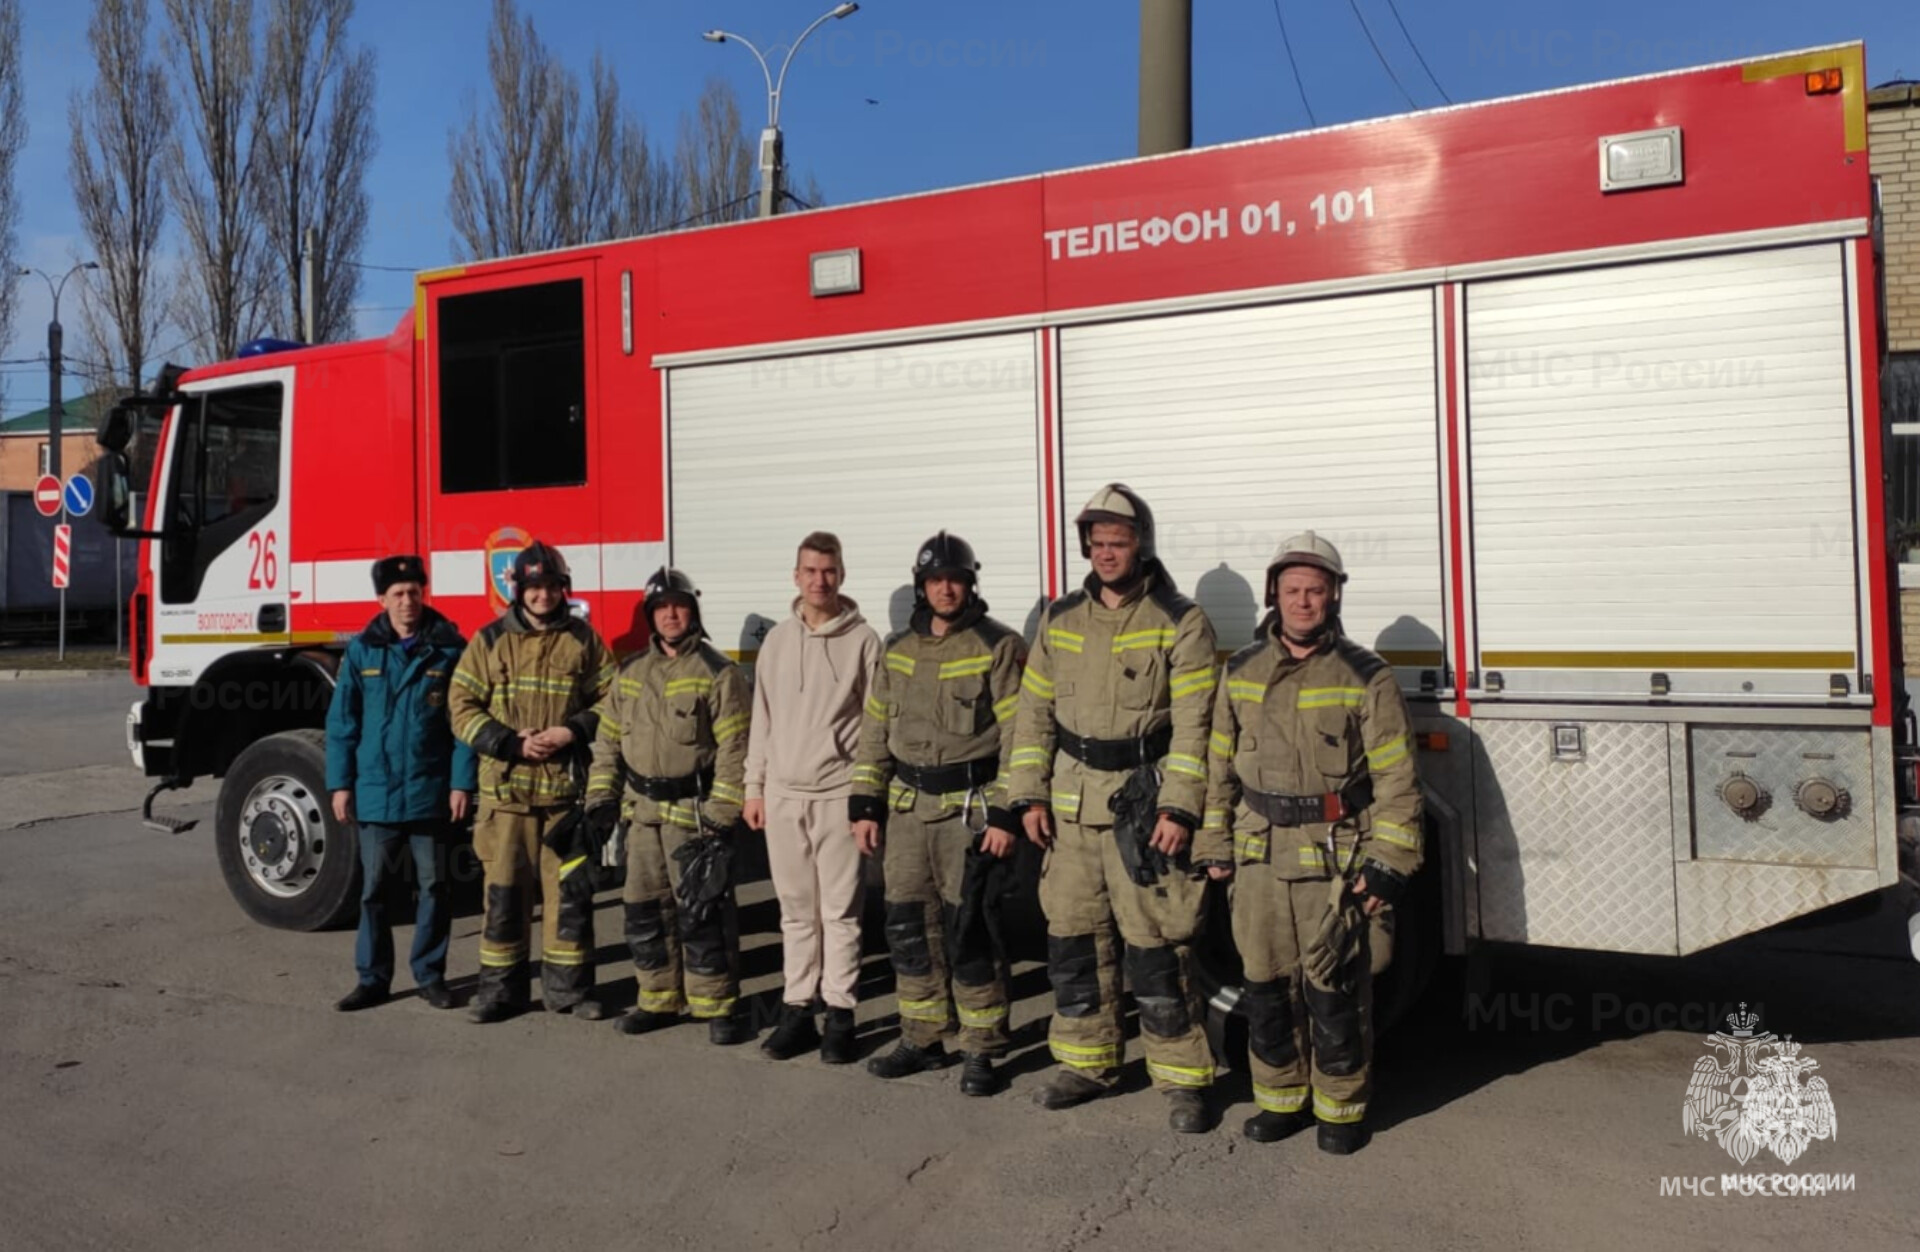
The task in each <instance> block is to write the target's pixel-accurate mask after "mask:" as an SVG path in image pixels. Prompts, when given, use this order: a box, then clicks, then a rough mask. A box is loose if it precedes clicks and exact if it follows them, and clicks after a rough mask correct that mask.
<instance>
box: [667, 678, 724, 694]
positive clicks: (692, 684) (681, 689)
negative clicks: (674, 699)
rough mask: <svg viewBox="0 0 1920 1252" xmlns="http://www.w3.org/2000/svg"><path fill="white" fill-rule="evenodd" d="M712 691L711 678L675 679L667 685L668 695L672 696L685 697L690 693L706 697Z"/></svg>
mask: <svg viewBox="0 0 1920 1252" xmlns="http://www.w3.org/2000/svg"><path fill="white" fill-rule="evenodd" d="M712 690H713V679H711V678H675V679H673V680H672V681H671V682H669V683H668V684H667V694H668V695H670V696H683V695H686V694H687V693H688V692H694V693H696V694H698V695H705V694H706V693H707V692H709V691H712Z"/></svg>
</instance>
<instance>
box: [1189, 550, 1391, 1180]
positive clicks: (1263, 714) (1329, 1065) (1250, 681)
mask: <svg viewBox="0 0 1920 1252" xmlns="http://www.w3.org/2000/svg"><path fill="white" fill-rule="evenodd" d="M1346 582H1347V573H1346V568H1345V566H1344V565H1343V564H1342V562H1341V560H1340V553H1339V551H1338V550H1336V549H1335V548H1334V546H1333V545H1332V544H1331V543H1329V542H1327V541H1326V540H1325V539H1323V538H1321V537H1320V536H1318V535H1316V534H1315V533H1314V532H1312V531H1306V532H1304V533H1302V534H1299V535H1295V536H1293V537H1292V538H1290V539H1288V540H1286V542H1284V543H1282V544H1281V545H1280V549H1279V551H1278V552H1277V553H1275V555H1274V558H1273V561H1272V563H1271V564H1269V565H1268V567H1267V588H1266V602H1267V607H1268V608H1269V609H1270V610H1272V612H1271V613H1270V614H1269V615H1268V617H1267V619H1266V620H1265V621H1263V622H1262V623H1261V630H1260V635H1259V637H1258V638H1256V639H1255V640H1254V641H1253V642H1252V643H1250V644H1248V645H1247V646H1246V647H1245V648H1243V649H1241V650H1240V651H1239V652H1238V653H1236V654H1235V655H1234V656H1233V658H1232V659H1231V660H1229V661H1228V662H1227V667H1226V673H1225V674H1224V676H1223V681H1222V683H1221V686H1220V690H1219V694H1218V696H1217V698H1216V700H1215V704H1214V713H1213V734H1212V739H1211V742H1210V746H1209V758H1210V759H1209V775H1210V776H1209V780H1208V790H1207V805H1206V813H1205V818H1206V820H1205V822H1204V823H1203V824H1202V826H1201V831H1200V835H1199V837H1198V839H1197V841H1196V844H1195V849H1194V857H1195V860H1196V862H1198V863H1201V864H1205V865H1206V866H1207V867H1208V873H1209V874H1210V875H1212V876H1213V877H1215V878H1225V877H1228V876H1234V878H1235V882H1234V886H1233V938H1234V945H1235V946H1236V947H1237V948H1239V950H1240V956H1241V959H1242V961H1243V962H1244V964H1245V968H1246V984H1245V993H1244V995H1243V996H1242V998H1241V1001H1240V1004H1241V1007H1242V1009H1243V1010H1244V1011H1245V1013H1246V1016H1247V1029H1248V1035H1249V1046H1248V1051H1249V1054H1250V1057H1251V1062H1250V1068H1251V1070H1252V1075H1253V1094H1254V1101H1255V1103H1256V1104H1258V1106H1259V1109H1260V1111H1259V1112H1258V1113H1256V1114H1255V1115H1254V1116H1253V1117H1251V1118H1249V1119H1248V1120H1247V1122H1246V1125H1245V1127H1244V1130H1245V1133H1246V1136H1247V1138H1249V1139H1252V1140H1255V1141H1256V1142H1260V1143H1271V1142H1274V1141H1276V1140H1279V1139H1284V1138H1286V1137H1287V1136H1288V1135H1291V1134H1294V1133H1296V1132H1297V1131H1300V1130H1303V1129H1305V1128H1306V1127H1307V1126H1308V1125H1310V1124H1313V1123H1316V1122H1317V1123H1318V1126H1319V1130H1318V1138H1319V1144H1320V1147H1321V1148H1322V1149H1323V1150H1325V1151H1327V1152H1332V1153H1336V1154H1340V1155H1345V1154H1347V1153H1350V1152H1354V1151H1356V1150H1358V1149H1359V1148H1360V1147H1361V1146H1363V1145H1364V1144H1365V1142H1366V1137H1367V1133H1366V1125H1365V1121H1366V1113H1367V1100H1368V1097H1369V1095H1370V1093H1371V1088H1372V1075H1371V1072H1370V1068H1369V1067H1370V1064H1371V1060H1372V1046H1373V1041H1372V1037H1371V1034H1372V1032H1371V1026H1370V1020H1371V1018H1372V1013H1373V1005H1372V1000H1373V976H1372V971H1371V961H1370V955H1369V951H1368V947H1369V943H1368V934H1369V931H1370V929H1371V923H1372V922H1373V921H1374V920H1375V919H1376V918H1377V917H1378V915H1379V913H1380V911H1381V910H1382V909H1383V908H1389V907H1391V906H1392V905H1393V904H1394V903H1395V902H1396V901H1398V900H1399V899H1400V898H1401V897H1402V895H1403V894H1404V893H1405V891H1406V889H1407V883H1408V881H1409V880H1410V879H1411V878H1412V876H1413V874H1414V872H1415V871H1416V870H1417V869H1419V868H1420V861H1421V801H1420V787H1419V781H1418V779H1417V778H1416V777H1415V773H1414V761H1413V743H1412V725H1411V721H1410V719H1409V717H1408V714H1407V703H1406V698H1405V697H1404V696H1403V695H1402V694H1401V692H1400V685H1399V683H1398V682H1397V681H1396V680H1395V678H1394V675H1393V669H1392V668H1391V667H1390V666H1389V665H1388V664H1387V663H1386V662H1385V661H1383V660H1381V659H1380V657H1378V656H1377V655H1375V654H1374V653H1372V652H1369V651H1367V649H1365V648H1363V647H1361V646H1360V645H1359V644H1357V643H1354V642H1353V641H1352V640H1351V639H1348V638H1347V637H1346V636H1345V635H1344V634H1343V633H1342V632H1341V628H1340V598H1341V592H1342V590H1343V588H1344V587H1345V586H1346ZM1256 782H1257V783H1258V786H1257V787H1256V786H1255V785H1254V784H1255V783H1256ZM1236 866H1237V869H1236Z"/></svg>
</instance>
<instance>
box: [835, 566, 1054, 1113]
mask: <svg viewBox="0 0 1920 1252" xmlns="http://www.w3.org/2000/svg"><path fill="white" fill-rule="evenodd" d="M979 569H980V562H979V561H978V560H976V559H975V557H974V553H973V548H972V546H971V545H969V544H968V543H967V541H966V540H964V539H962V538H960V537H959V536H957V535H950V534H948V533H947V532H946V531H944V530H943V531H941V532H940V533H939V534H937V535H935V536H934V537H933V538H931V539H929V540H927V541H926V542H925V543H924V544H922V545H921V546H920V551H919V555H918V556H916V557H915V559H914V563H913V570H912V577H913V593H914V608H913V616H912V618H911V620H910V622H909V625H908V627H907V629H905V630H903V631H901V632H900V633H898V634H896V635H894V636H892V637H891V638H889V639H888V640H887V641H886V645H885V648H886V654H885V657H884V661H883V668H882V669H881V670H880V671H879V673H878V674H876V675H875V678H874V684H873V689H872V690H871V691H870V692H869V693H868V695H867V700H866V715H865V717H864V719H863V720H862V724H861V731H860V749H859V757H858V763H857V764H856V765H855V766H854V769H853V794H852V796H851V797H850V798H849V799H848V801H847V810H848V817H849V820H850V821H851V823H852V829H853V837H854V839H855V840H856V841H857V842H858V843H859V845H860V851H861V852H862V853H863V854H865V855H868V856H871V855H873V853H874V852H875V851H876V850H877V849H878V848H879V846H880V844H881V842H882V837H883V832H884V840H885V845H886V852H885V859H884V862H883V868H884V872H885V879H886V884H887V902H886V935H887V948H888V951H889V953H890V955H891V956H892V958H893V969H894V975H895V979H896V985H897V987H898V991H899V1000H900V1043H899V1046H897V1047H896V1048H895V1049H894V1050H893V1051H892V1052H890V1053H887V1054H886V1055H885V1056H877V1057H875V1058H873V1059H872V1060H871V1061H869V1062H868V1063H867V1069H868V1070H869V1071H870V1072H872V1073H873V1074H875V1075H877V1076H879V1077H881V1078H900V1077H904V1076H906V1075H908V1074H916V1073H919V1072H921V1071H923V1070H929V1069H933V1068H936V1067H938V1066H940V1065H942V1064H944V1063H945V1061H946V1055H945V1045H944V1043H943V1042H942V1040H943V1038H944V1036H946V1035H948V1034H950V1033H953V1016H954V1013H953V1009H954V1006H955V1005H956V1004H957V1007H958V1010H959V1012H958V1015H959V1031H958V1038H957V1042H958V1045H959V1048H960V1051H961V1053H962V1054H963V1056H964V1057H965V1068H964V1069H963V1070H962V1071H961V1076H960V1090H961V1092H962V1093H963V1094H966V1095H971V1096H986V1095H992V1094H993V1092H994V1091H995V1089H996V1088H997V1085H998V1083H997V1079H996V1076H995V1074H994V1072H993V1059H994V1058H996V1057H999V1056H1003V1055H1005V1053H1006V1050H1007V988H1006V983H1005V982H1004V980H1003V978H1002V976H1001V972H1002V965H1003V960H1004V953H1003V951H1002V950H1001V949H1000V946H999V945H998V943H997V942H996V940H997V939H998V937H999V934H1000V926H1001V923H1000V915H999V900H1000V895H1001V892H1002V891H1003V890H1004V884H1005V880H1006V878H1007V874H1006V873H1005V872H1001V873H994V872H993V870H995V869H996V868H999V867H998V866H996V865H991V864H987V863H984V862H982V861H981V860H980V858H981V857H983V856H984V857H990V858H993V860H994V861H996V862H998V861H1006V860H1007V858H1009V857H1010V856H1011V855H1012V854H1013V849H1014V840H1015V836H1014V832H1015V831H1016V830H1017V829H1018V827H1019V823H1018V821H1016V820H1015V819H1014V817H1013V815H1012V813H1011V812H1009V811H1008V809H1007V777H1006V764H1007V758H1008V757H1009V756H1011V755H1012V751H1013V736H1012V734H1010V733H1003V730H1010V729H1011V726H1010V723H1011V722H1012V720H1013V716H1014V713H1015V711H1016V710H1017V708H1018V707H1019V703H1020V673H1021V668H1022V666H1024V665H1025V663H1026V644H1025V642H1024V641H1023V640H1022V639H1021V638H1020V636H1019V635H1018V634H1016V633H1015V632H1014V631H1012V630H1010V629H1008V628H1007V627H1006V626H1003V625H1001V624H1000V623H999V622H997V621H995V620H994V619H993V618H991V617H988V616H987V602H986V601H985V600H983V599H981V598H980V594H979V587H978V584H979ZM970 865H971V866H972V867H973V869H974V872H973V874H972V875H971V878H969V874H968V869H969V866H970ZM1005 868H1006V869H1010V868H1011V866H1010V865H1008V866H1007V867H1005ZM969 882H970V883H971V885H972V887H973V890H974V892H975V895H976V897H978V899H977V902H976V903H977V907H976V908H975V909H974V910H973V911H972V912H973V913H974V915H975V916H977V920H974V919H973V918H969V923H970V924H968V925H963V924H962V920H961V918H962V908H961V906H962V903H963V885H964V884H968V883H969ZM949 980H951V995H949Z"/></svg>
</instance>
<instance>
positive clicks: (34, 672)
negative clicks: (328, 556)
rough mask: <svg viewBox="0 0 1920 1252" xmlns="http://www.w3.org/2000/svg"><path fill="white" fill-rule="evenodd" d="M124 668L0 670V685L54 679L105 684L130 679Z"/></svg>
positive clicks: (50, 680)
mask: <svg viewBox="0 0 1920 1252" xmlns="http://www.w3.org/2000/svg"><path fill="white" fill-rule="evenodd" d="M131 677H132V675H130V674H129V673H128V672H127V670H126V669H125V668H120V669H0V683H5V682H52V681H54V680H56V679H61V678H67V679H80V680H83V681H89V682H105V681H107V680H108V679H113V678H127V679H131Z"/></svg>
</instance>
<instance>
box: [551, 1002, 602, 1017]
mask: <svg viewBox="0 0 1920 1252" xmlns="http://www.w3.org/2000/svg"><path fill="white" fill-rule="evenodd" d="M554 1012H556V1013H566V1014H568V1015H569V1016H572V1017H577V1018H579V1019H580V1020H581V1021H583V1022H597V1021H599V1020H601V1019H602V1018H604V1017H605V1016H606V1015H607V1006H606V1005H604V1004H602V1003H600V1001H598V1000H596V999H594V998H593V997H592V996H583V997H581V998H580V999H578V1000H575V1001H574V1002H573V1003H572V1004H564V1005H561V1006H560V1007H559V1008H557V1009H555V1010H554Z"/></svg>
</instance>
